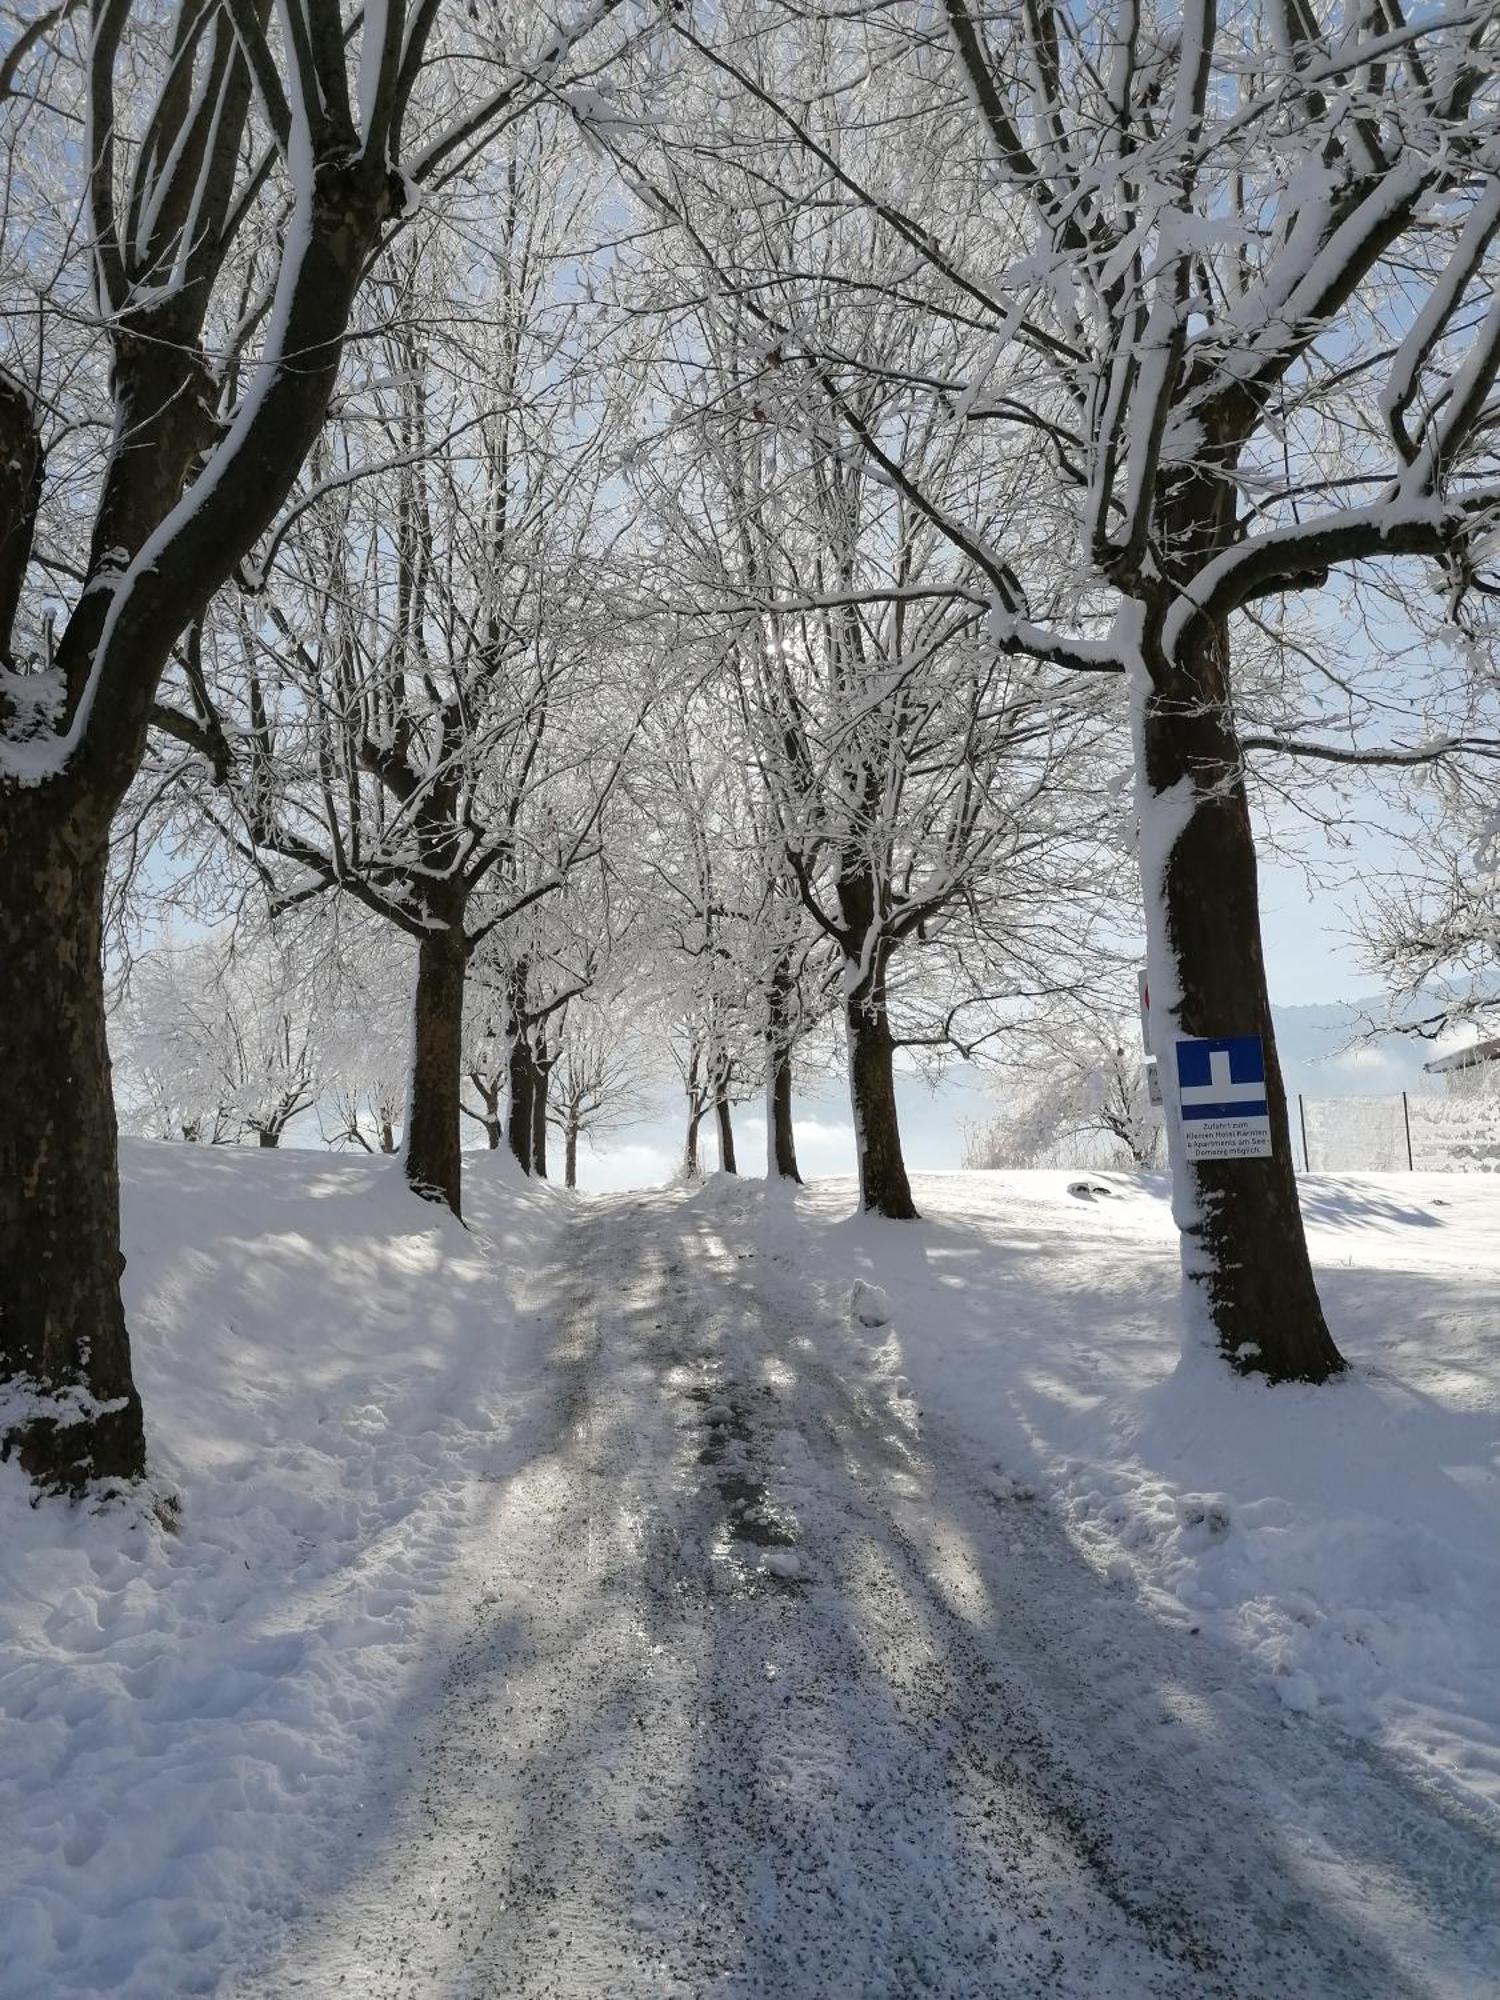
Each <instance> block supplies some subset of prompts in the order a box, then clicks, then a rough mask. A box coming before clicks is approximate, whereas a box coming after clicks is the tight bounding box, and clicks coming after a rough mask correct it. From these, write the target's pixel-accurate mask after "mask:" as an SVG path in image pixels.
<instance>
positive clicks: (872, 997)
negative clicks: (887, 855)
mask: <svg viewBox="0 0 1500 2000" xmlns="http://www.w3.org/2000/svg"><path fill="white" fill-rule="evenodd" d="M850 863H851V865H847V866H846V867H845V868H844V869H843V870H842V872H841V873H840V875H839V879H838V885H837V887H838V899H839V910H840V913H841V915H842V917H843V920H844V928H843V938H844V953H845V957H844V1024H845V1030H846V1033H847V1037H848V1043H849V1097H850V1104H851V1108H852V1110H853V1114H854V1153H855V1160H856V1162H857V1164H858V1168H859V1205H860V1207H861V1208H862V1209H865V1210H867V1211H868V1212H870V1213H873V1214H875V1215H884V1216H888V1217H889V1218H890V1219H891V1220H892V1221H893V1222H914V1221H916V1220H917V1206H916V1203H915V1202H914V1201H913V1200H912V1197H911V1183H910V1181H909V1180H908V1179H907V1177H906V1161H905V1159H904V1158H903V1156H902V1152H901V1121H900V1118H899V1116H898V1114H897V1110H896V1064H895V1058H896V1044H895V1039H894V1037H893V1036H892V1034H891V1023H890V1015H889V1012H888V1010H887V1006H886V972H887V968H888V966H889V964H890V953H891V947H890V940H889V939H888V938H886V937H880V936H874V937H873V938H872V933H873V932H874V931H875V926H876V921H877V918H878V916H879V897H878V894H877V890H876V884H875V880H874V877H873V876H872V874H871V872H870V869H869V866H868V864H867V862H866V860H865V857H864V856H863V855H862V854H855V855H853V856H852V857H850Z"/></svg>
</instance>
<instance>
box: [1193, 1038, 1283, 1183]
mask: <svg viewBox="0 0 1500 2000" xmlns="http://www.w3.org/2000/svg"><path fill="white" fill-rule="evenodd" d="M1174 1054H1175V1058H1176V1078H1175V1080H1176V1084H1177V1108H1178V1111H1179V1112H1180V1114H1181V1117H1182V1138H1183V1150H1184V1152H1185V1153H1186V1154H1187V1157H1188V1158H1189V1159H1190V1160H1257V1159H1259V1160H1264V1159H1269V1158H1270V1154H1271V1116H1270V1107H1269V1106H1268V1104H1267V1103H1266V1057H1265V1050H1264V1049H1263V1048H1262V1047H1261V1040H1260V1036H1259V1035H1198V1036H1193V1037H1191V1038H1190V1039H1185V1040H1183V1041H1179V1042H1178V1043H1176V1044H1175V1048H1174Z"/></svg>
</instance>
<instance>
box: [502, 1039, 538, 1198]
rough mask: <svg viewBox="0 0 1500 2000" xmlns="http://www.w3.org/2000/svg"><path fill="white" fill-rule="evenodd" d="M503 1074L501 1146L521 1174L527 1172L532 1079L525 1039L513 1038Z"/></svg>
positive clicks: (531, 1126) (533, 1088) (529, 1054)
mask: <svg viewBox="0 0 1500 2000" xmlns="http://www.w3.org/2000/svg"><path fill="white" fill-rule="evenodd" d="M506 1074H507V1077H508V1078H509V1090H508V1091H507V1102H506V1107H505V1143H506V1145H507V1146H508V1147H509V1148H510V1156H511V1158H512V1159H513V1160H514V1161H515V1163H516V1165H517V1166H518V1167H519V1168H520V1169H521V1172H522V1173H523V1174H529V1173H530V1172H531V1141H532V1134H533V1130H534V1127H533V1125H532V1116H531V1113H532V1100H533V1094H534V1091H535V1078H534V1076H533V1074H532V1067H531V1051H530V1049H529V1048H528V1047H527V1046H526V1042H525V1038H524V1037H522V1036H517V1038H516V1039H515V1040H514V1041H513V1042H512V1043H511V1045H510V1053H509V1055H508V1056H507V1057H506Z"/></svg>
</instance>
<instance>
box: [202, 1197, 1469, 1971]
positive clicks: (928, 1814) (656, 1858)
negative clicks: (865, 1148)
mask: <svg viewBox="0 0 1500 2000" xmlns="http://www.w3.org/2000/svg"><path fill="white" fill-rule="evenodd" d="M756 1215H762V1216H763V1209H762V1208H761V1206H760V1205H759V1204H755V1205H753V1206H752V1205H750V1204H739V1205H736V1203H735V1202H733V1201H732V1200H715V1199H705V1198H703V1197H702V1196H699V1197H696V1198H687V1197H684V1196H683V1195H681V1194H679V1193H674V1192H663V1193H660V1194H652V1195H634V1196H629V1197H615V1198H610V1199H604V1198H600V1199H596V1200H594V1201H592V1202H589V1203H586V1204H583V1205H581V1207H580V1213H579V1217H578V1221H577V1223H576V1224H575V1226H574V1227H573V1229H572V1230H571V1231H570V1232H569V1239H568V1240H569V1243H570V1245H571V1250H572V1256H571V1260H570V1263H569V1267H568V1269H567V1271H566V1272H565V1273H564V1274H562V1275H560V1276H557V1277H555V1278H554V1280H553V1293H552V1296H551V1298H550V1300H548V1301H547V1302H546V1310H547V1312H548V1315H549V1318H550V1326H551V1328H552V1333H551V1336H550V1337H551V1342H552V1348H553V1351H552V1355H551V1359H550V1364H549V1365H550V1368H551V1370H552V1371H553V1373H554V1376H555V1395H554V1397H553V1399H552V1407H553V1410H554V1418H553V1429H552V1434H551V1436H550V1438H549V1439H548V1440H547V1441H546V1443H545V1448H544V1449H542V1450H541V1451H540V1452H539V1453H538V1454H537V1455H536V1456H534V1457H533V1458H532V1459H531V1460H530V1462H529V1463H528V1464H527V1465H526V1466H525V1468H524V1469H523V1470H522V1471H521V1472H520V1473H519V1474H518V1475H517V1476H516V1477H515V1478H514V1479H513V1480H512V1481H511V1483H510V1484H509V1486H508V1488H507V1489H506V1491H505V1493H504V1500H503V1505H502V1507H501V1508H500V1510H499V1513H498V1526H497V1530H496V1535H495V1543H494V1549H493V1574H492V1577H491V1579H490V1582H489V1585H488V1588H487V1589H486V1591H485V1593H484V1596H483V1599H482V1601H481V1602H480V1603H479V1605H478V1606H477V1607H476V1611H475V1617H474V1624H473V1629H472V1632H471V1634H470V1636H469V1637H468V1639H467V1641H466V1643H465V1644H464V1646H463V1648H462V1650H461V1652H460V1654H459V1656H458V1658H457V1660H456V1662H455V1665H454V1667H453V1670H452V1672H451V1674H450V1676H449V1679H448V1683H447V1686H446V1689H445V1691H444V1695H443V1698H442V1700H441V1702H440V1703H439V1704H438V1705H437V1706H436V1707H435V1708H434V1709H433V1710H432V1712H431V1713H430V1714H429V1715H428V1716H427V1717H426V1718H425V1720H424V1721H423V1723H422V1725H421V1727H420V1729H419V1730H418V1732H417V1735H416V1737H415V1740H414V1743H413V1747H412V1751H411V1755H410V1770H409V1771H400V1772H395V1773H393V1774H392V1778H391V1783H390V1786H389V1788H388V1797H386V1798H384V1799H382V1800H379V1801H372V1807H373V1808H375V1809H373V1810H372V1811H371V1813H370V1816H369V1822H370V1832H369V1835H368V1837H367V1838H365V1839H364V1840H356V1839H354V1838H353V1837H351V1839H350V1841H349V1852H348V1854H347V1855H346V1856H343V1857H342V1866H341V1871H340V1872H341V1881H342V1887H341V1890H340V1893H338V1894H337V1895H336V1896H334V1897H333V1898H332V1899H331V1900H323V1901H320V1903H319V1905H318V1908H317V1910H316V1913H315V1914H314V1915H312V1916H310V1917H309V1919H308V1921H307V1923H306V1924H305V1926H304V1927H303V1929H302V1931H301V1933H300V1934H298V1935H295V1936H294V1938H293V1940H292V1942H291V1943H290V1944H289V1945H288V1946H287V1947H286V1949H285V1950H284V1951H283V1953H282V1954H281V1955H280V1956H279V1958H278V1960H277V1962H276V1963H275V1964H273V1965H269V1966H265V1967H262V1968H261V1970H260V1973H259V1974H258V1976H257V1978H256V1979H255V1980H252V1981H250V1982H248V1983H244V1984H241V1985H239V1986H237V1987H236V1988H235V1992H236V1994H237V1995H241V1996H244V2000H251V1997H252V1996H255V2000H263V1997H264V2000H268V1996H273V1995H274V1996H278V2000H279V1996H283V1995H288V1994H310V1995H316V1996H318V2000H325V1996H330V1995H335V1994H336V1995H339V1996H370V2000H375V1996H380V2000H398V1996H399V2000H407V1996H411V2000H417V1997H418V1996H421V2000H428V1996H431V2000H439V1996H441V2000H481V1996H495V2000H500V1996H505V2000H511V1996H514V1997H515V2000H522V1997H523V1996H537V2000H540V1996H543V1995H555V1996H589V2000H605V1996H641V1997H642V2000H647V1997H648V1996H649V2000H658V1996H667V1995H678V1994H682V1995H689V1994H690V1995H713V1996H731V1995H732V1996H737V2000H738V1996H746V2000H748V1996H752V1995H765V1996H825V1995H827V1996H855V1995H871V1996H891V1997H892V2000H894V1996H898V1995H913V1996H916V1995H951V1996H959V1995H962V1996H975V2000H979V1996H996V2000H999V1996H1005V2000H1022V1996H1031V1995H1035V1996H1038V2000H1040V1996H1044V1995H1045V1996H1048V2000H1064V1997H1065V1996H1070V1995H1074V1996H1078V2000H1112V1996H1135V1995H1183V1996H1193V2000H1208V1996H1212V1995H1224V1996H1234V2000H1252V1996H1260V1995H1264V1996H1267V2000H1289V1996H1298V2000H1322V1996H1331V1995H1359V1996H1365V2000H1400V1996H1404V1995H1417V1994H1421V1995H1442V1996H1453V1995H1475V1996H1479V1995H1485V1996H1491V1995H1493V1994H1494V1992H1495V1991H1496V1990H1497V1985H1500V1935H1497V1931H1496V1928H1495V1924H1496V1904H1495V1889H1496V1864H1497V1854H1496V1850H1495V1848H1494V1846H1493V1845H1492V1844H1490V1843H1488V1842H1487V1841H1486V1839H1485V1837H1484V1835H1483V1833H1482V1831H1481V1830H1480V1829H1479V1828H1478V1827H1477V1826H1476V1825H1471V1824H1469V1823H1468V1822H1467V1821H1465V1820H1464V1819H1463V1818H1462V1816H1461V1813H1460V1809H1459V1808H1456V1807H1454V1806H1451V1805H1445V1804H1444V1803H1443V1802H1442V1801H1441V1800H1440V1799H1438V1798H1437V1797H1436V1796H1434V1795H1429V1794H1428V1793H1426V1792H1424V1791H1421V1790H1419V1789H1417V1788H1416V1785H1415V1781H1414V1780H1413V1779H1411V1778H1410V1777H1409V1776H1408V1775H1406V1773H1405V1771H1404V1769H1403V1768H1402V1767H1399V1766H1397V1765H1396V1764H1394V1763H1391V1762H1388V1761H1386V1760H1384V1759H1383V1758H1382V1757H1381V1756H1380V1755H1379V1754H1378V1753H1374V1752H1371V1751H1369V1750H1366V1749H1363V1748H1361V1747H1360V1746H1359V1745H1358V1744H1356V1743H1355V1742H1353V1741H1352V1740H1351V1739H1349V1738H1347V1737H1343V1736H1340V1735H1338V1734H1337V1733H1335V1732H1333V1731H1328V1730H1325V1729H1323V1728H1320V1727H1319V1726H1318V1725H1316V1724H1314V1723H1311V1722H1309V1721H1308V1720H1307V1719H1305V1718H1301V1717H1294V1716H1291V1715H1289V1714H1288V1713H1287V1711H1286V1710H1285V1708H1284V1707H1283V1706H1282V1705H1281V1704H1280V1703H1279V1702H1277V1701H1276V1700H1275V1699H1274V1697H1273V1696H1272V1695H1271V1693H1270V1692H1269V1691H1267V1690H1265V1689H1263V1688H1261V1687H1257V1686H1255V1685H1254V1684H1252V1683H1251V1682H1250V1681H1249V1680H1248V1678H1247V1677H1246V1676H1245V1675H1244V1673H1243V1670H1242V1668H1241V1666H1240V1665H1239V1663H1238V1662H1236V1661H1235V1660H1234V1659H1233V1658H1232V1657H1231V1656H1230V1655H1229V1654H1228V1653H1226V1652H1221V1651H1220V1650H1219V1649H1218V1648H1217V1646H1216V1644H1215V1643H1214V1642H1213V1641H1212V1640H1210V1639H1209V1638H1207V1637H1202V1636H1199V1637H1195V1636H1193V1635H1191V1634H1189V1633H1186V1632H1176V1631H1173V1630H1171V1629H1169V1628H1168V1627H1166V1626H1164V1625H1162V1624H1161V1623H1159V1622H1157V1621H1155V1620H1153V1619H1151V1618H1150V1617H1149V1616H1148V1615H1147V1614H1146V1613H1144V1612H1143V1611H1142V1610H1141V1609H1140V1608H1139V1607H1138V1606H1137V1604H1136V1603H1135V1601H1134V1600H1133V1599H1132V1598H1131V1597H1130V1596H1129V1595H1127V1594H1126V1593H1125V1592H1123V1591H1121V1590H1117V1589H1114V1588H1112V1587H1111V1586H1110V1585H1109V1584H1107V1583H1106V1582H1104V1581H1102V1580H1101V1579H1100V1577H1099V1576H1098V1575H1097V1574H1096V1572H1095V1571H1093V1570H1092V1569H1090V1568H1089V1567H1087V1565H1085V1564H1084V1563H1083V1562H1082V1561H1081V1560H1080V1558H1079V1557H1078V1555H1077V1554H1076V1553H1075V1552H1074V1551H1073V1550H1072V1549H1071V1548H1070V1547H1069V1545H1068V1543H1067V1542H1066V1541H1065V1540H1064V1538H1063V1536H1062V1533H1061V1531H1060V1529H1059V1528H1058V1527H1057V1526H1056V1525H1055V1523H1054V1522H1053V1521H1052V1520H1051V1518H1050V1517H1049V1516H1048V1515H1047V1514H1046V1512H1045V1511H1044V1510H1043V1509H1041V1508H1040V1507H1038V1506H1036V1505H1035V1504H1033V1503H1031V1502H1030V1501H1029V1499H1028V1497H1027V1495H1026V1493H1025V1490H1024V1488H1022V1489H1020V1490H1019V1491H1017V1490H1015V1489H1014V1487H1013V1486H1012V1485H1011V1484H1010V1483H1008V1482H1007V1480H1006V1479H1005V1477H1004V1476H1003V1469H1002V1470H1001V1472H1000V1474H999V1475H998V1476H997V1468H996V1467H994V1466H993V1465H991V1464H987V1463H985V1462H984V1460H983V1458H982V1456H980V1455H977V1454H976V1453H975V1451H974V1449H973V1448H972V1447H968V1446H964V1445H962V1444H960V1443H959V1442H957V1441H956V1440H955V1439H952V1438H948V1437H945V1436H944V1435H943V1433H942V1431H941V1430H940V1429H939V1428H937V1427H936V1426H934V1425H930V1424H927V1423H925V1422H924V1421H923V1419H922V1417H921V1415H920V1413H919V1412H918V1411H917V1410H916V1409H915V1407H914V1405H913V1404H912V1403H911V1402H910V1400H909V1398H907V1397H904V1396H903V1395H902V1394H901V1393H900V1391H899V1385H897V1388H896V1389H895V1390H894V1391H893V1390H891V1389H889V1388H883V1389H877V1388H873V1387H872V1386H871V1384H870V1383H869V1382H868V1381H865V1382H863V1383H860V1382H858V1381H856V1380H851V1379H850V1378H849V1376H848V1372H847V1371H840V1370H837V1369H835V1368H834V1367H831V1366H830V1365H828V1363H827V1361H826V1360H820V1352H821V1353H823V1354H825V1355H826V1354H827V1353H828V1351H829V1349H828V1346H827V1343H825V1342H820V1341H819V1339H818V1337H817V1336H818V1331H819V1328H818V1324H817V1315H816V1312H815V1310H814V1309H813V1308H812V1307H811V1306H810V1305H807V1304H805V1303H804V1302H803V1301H802V1294H801V1290H800V1286H799V1280H798V1275H797V1273H796V1271H795V1270H794V1269H792V1268H791V1266H790V1264H789V1262H788V1261H787V1259H786V1257H785V1255H784V1253H783V1252H781V1251H779V1250H778V1247H777V1245H778V1238H777V1234H776V1232H775V1230H774V1228H768V1227H767V1226H766V1225H765V1223H764V1221H763V1220H762V1221H761V1222H760V1223H757V1222H756V1220H755V1219H754V1218H755V1216H756ZM874 1316H875V1317H876V1318H877V1320H878V1305H877V1306H876V1307H875V1308H874Z"/></svg>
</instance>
